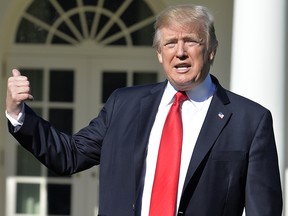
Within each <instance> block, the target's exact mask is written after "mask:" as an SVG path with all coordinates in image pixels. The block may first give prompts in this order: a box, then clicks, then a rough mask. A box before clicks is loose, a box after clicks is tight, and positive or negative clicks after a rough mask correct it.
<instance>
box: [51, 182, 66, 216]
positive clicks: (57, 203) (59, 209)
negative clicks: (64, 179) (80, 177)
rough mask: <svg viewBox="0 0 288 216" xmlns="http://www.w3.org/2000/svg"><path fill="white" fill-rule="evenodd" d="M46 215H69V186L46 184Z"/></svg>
mask: <svg viewBox="0 0 288 216" xmlns="http://www.w3.org/2000/svg"><path fill="white" fill-rule="evenodd" d="M47 187H48V188H47V190H48V214H49V215H70V210H71V185H59V184H48V186H47Z"/></svg>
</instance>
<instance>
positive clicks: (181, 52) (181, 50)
mask: <svg viewBox="0 0 288 216" xmlns="http://www.w3.org/2000/svg"><path fill="white" fill-rule="evenodd" d="M186 55H187V50H186V47H185V43H184V42H183V41H179V42H178V44H177V50H176V56H177V57H178V58H183V57H184V56H186Z"/></svg>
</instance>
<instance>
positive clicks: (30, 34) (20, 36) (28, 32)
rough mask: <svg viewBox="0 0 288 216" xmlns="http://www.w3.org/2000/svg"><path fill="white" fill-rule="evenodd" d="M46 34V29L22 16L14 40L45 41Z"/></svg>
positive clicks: (24, 41)
mask: <svg viewBox="0 0 288 216" xmlns="http://www.w3.org/2000/svg"><path fill="white" fill-rule="evenodd" d="M47 34H48V32H47V30H45V29H43V28H42V27H40V26H38V25H36V24H34V23H31V22H30V21H28V20H26V19H24V18H23V19H22V20H21V22H20V24H19V28H18V31H17V35H16V42H17V43H45V40H46V37H47Z"/></svg>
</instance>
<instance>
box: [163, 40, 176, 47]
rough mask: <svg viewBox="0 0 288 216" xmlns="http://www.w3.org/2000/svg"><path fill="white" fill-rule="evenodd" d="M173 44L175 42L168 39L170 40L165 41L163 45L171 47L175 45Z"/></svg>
mask: <svg viewBox="0 0 288 216" xmlns="http://www.w3.org/2000/svg"><path fill="white" fill-rule="evenodd" d="M175 44H176V42H173V41H170V42H167V43H166V44H165V47H168V48H173V47H175Z"/></svg>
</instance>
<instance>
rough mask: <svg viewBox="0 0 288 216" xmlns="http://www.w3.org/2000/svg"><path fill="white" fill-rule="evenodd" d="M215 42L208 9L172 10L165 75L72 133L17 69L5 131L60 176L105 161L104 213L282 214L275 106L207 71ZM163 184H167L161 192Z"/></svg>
mask: <svg viewBox="0 0 288 216" xmlns="http://www.w3.org/2000/svg"><path fill="white" fill-rule="evenodd" d="M217 45H218V41H217V38H216V35H215V30H214V24H213V18H212V16H211V14H210V13H209V12H208V10H207V9H206V8H205V7H202V6H194V5H179V6H175V7H170V8H167V9H166V10H164V11H163V12H162V13H161V14H160V15H159V16H158V17H157V19H156V23H155V37H154V46H155V47H156V49H157V56H158V59H159V62H160V63H161V64H162V65H163V69H164V72H165V74H166V76H167V81H164V82H162V83H157V84H153V85H146V86H138V87H129V88H123V89H118V90H116V91H115V92H114V93H113V94H112V95H111V96H110V98H109V99H108V101H107V102H106V104H105V106H104V107H103V109H102V110H101V112H100V113H99V115H98V117H97V118H95V119H93V120H92V121H91V122H90V124H89V125H88V126H87V127H85V128H83V129H82V130H80V131H79V132H78V133H76V134H74V135H72V136H69V135H66V134H63V133H60V132H58V131H57V130H55V129H54V128H53V126H51V125H50V123H49V122H47V121H45V120H43V119H41V118H40V117H38V116H37V115H36V114H35V113H34V112H33V111H32V110H31V109H30V108H29V107H28V106H27V105H25V104H24V103H23V101H25V100H31V99H33V96H32V95H30V93H29V90H30V87H29V81H28V78H27V77H24V76H21V74H20V72H19V71H17V70H13V77H10V78H9V80H8V90H7V101H6V104H7V105H6V115H7V117H8V119H9V131H10V132H11V134H12V135H13V136H14V137H15V138H16V139H17V140H18V141H19V142H20V143H21V145H22V146H23V147H24V148H26V149H27V150H28V151H30V152H32V153H33V154H34V155H35V157H36V158H38V159H39V160H40V161H41V162H42V163H43V164H45V165H46V166H48V167H49V168H50V169H52V170H54V171H55V172H57V173H60V174H73V173H76V172H79V171H81V170H84V169H88V168H90V167H92V166H94V165H97V164H101V169H100V203H99V215H108V216H114V215H117V216H129V215H142V216H147V215H149V216H152V215H157V216H161V215H163V216H169V215H171V216H172V215H175V214H176V215H196V216H240V215H242V212H243V208H244V207H245V211H246V215H247V216H280V215H281V212H282V194H281V184H280V177H279V168H278V159H277V152H276V146H275V140H274V134H273V127H272V117H271V113H270V112H269V111H268V110H267V109H265V108H264V107H262V106H260V105H259V104H256V103H255V102H252V101H250V100H248V99H245V98H243V97H241V96H238V95H236V94H234V93H231V92H229V91H227V90H225V89H224V88H222V87H221V85H220V84H219V82H218V81H217V79H216V78H215V77H214V76H212V75H210V73H209V70H210V66H211V65H212V63H213V61H214V58H215V54H216V50H217ZM179 91H180V92H181V93H180V94H181V97H182V96H183V95H184V96H183V97H184V98H183V99H181V101H180V102H179V104H177V110H178V111H177V112H179V108H178V106H180V107H181V115H182V125H180V126H179V128H182V129H181V135H180V136H181V138H180V140H181V144H182V145H181V147H180V151H179V153H177V154H178V155H180V157H181V163H180V165H177V166H178V170H177V171H176V172H178V174H179V175H178V176H177V178H176V183H174V188H175V187H176V189H178V190H177V191H176V192H175V195H174V196H173V198H171V200H172V202H170V201H166V200H169V199H170V194H169V193H170V192H169V193H167V194H165V192H166V191H168V190H169V189H168V181H170V179H172V171H171V175H170V169H171V170H172V167H173V169H174V167H175V163H176V162H172V160H173V161H174V156H173V158H172V156H171V155H172V154H173V153H174V152H176V150H173V151H171V152H169V149H172V148H174V142H175V143H176V142H177V141H173V142H172V143H171V145H169V146H168V147H167V146H166V148H165V144H162V142H163V141H162V139H164V138H163V137H166V132H167V131H166V129H165V131H166V132H164V128H166V122H167V120H168V118H170V113H171V112H172V111H169V109H170V108H171V110H172V109H174V108H173V107H174V106H176V105H174V104H173V105H172V103H173V101H178V96H175V97H174V95H175V93H176V92H179ZM183 92H185V93H183ZM176 95H179V94H178V93H177V94H176ZM186 95H187V96H186ZM175 98H177V99H175ZM177 103H178V102H177ZM181 104H182V105H181ZM168 116H169V117H168ZM166 118H167V120H166V122H165V119H166ZM177 122H178V120H177ZM173 124H175V128H172V129H169V130H168V138H167V137H166V141H167V140H168V141H169V140H174V138H175V137H176V136H177V135H172V133H174V132H175V131H176V124H178V123H176V120H173V121H172V126H173ZM177 127H178V126H177ZM162 130H163V134H162ZM169 132H170V133H171V134H170V137H169ZM164 133H165V135H164ZM161 134H162V135H161ZM182 134H183V135H182ZM162 145H163V146H164V147H163V148H164V149H166V154H169V157H170V158H168V160H167V161H164V163H163V164H164V169H165V167H166V169H165V170H166V171H167V170H168V174H167V173H166V175H165V176H164V178H162V180H160V184H158V185H157V184H156V182H157V181H158V180H157V179H158V177H157V176H158V175H159V174H158V171H159V170H161V168H159V167H158V163H160V162H159V161H160V160H161V159H160V158H162V156H160V155H162ZM160 149H161V153H160ZM164 151H165V150H164ZM167 152H169V153H167ZM175 161H176V160H175ZM177 163H178V162H177ZM163 164H162V165H163ZM159 166H160V165H159ZM177 166H176V167H177ZM179 166H180V168H179ZM161 182H163V183H162V184H161ZM164 182H165V183H164ZM175 184H176V186H175ZM156 185H157V186H156ZM157 187H162V188H161V191H160V192H158V194H157V192H156V191H157V190H158V188H157ZM173 193H174V192H173ZM162 195H164V197H163V196H162ZM161 196H162V197H161ZM155 197H156V198H155ZM168 197H169V198H168ZM171 197H172V196H171ZM164 200H165V201H164ZM168 202H170V203H172V204H169V203H168ZM168 209H169V210H171V212H170V213H166V211H168ZM157 211H158V213H155V212H157Z"/></svg>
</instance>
